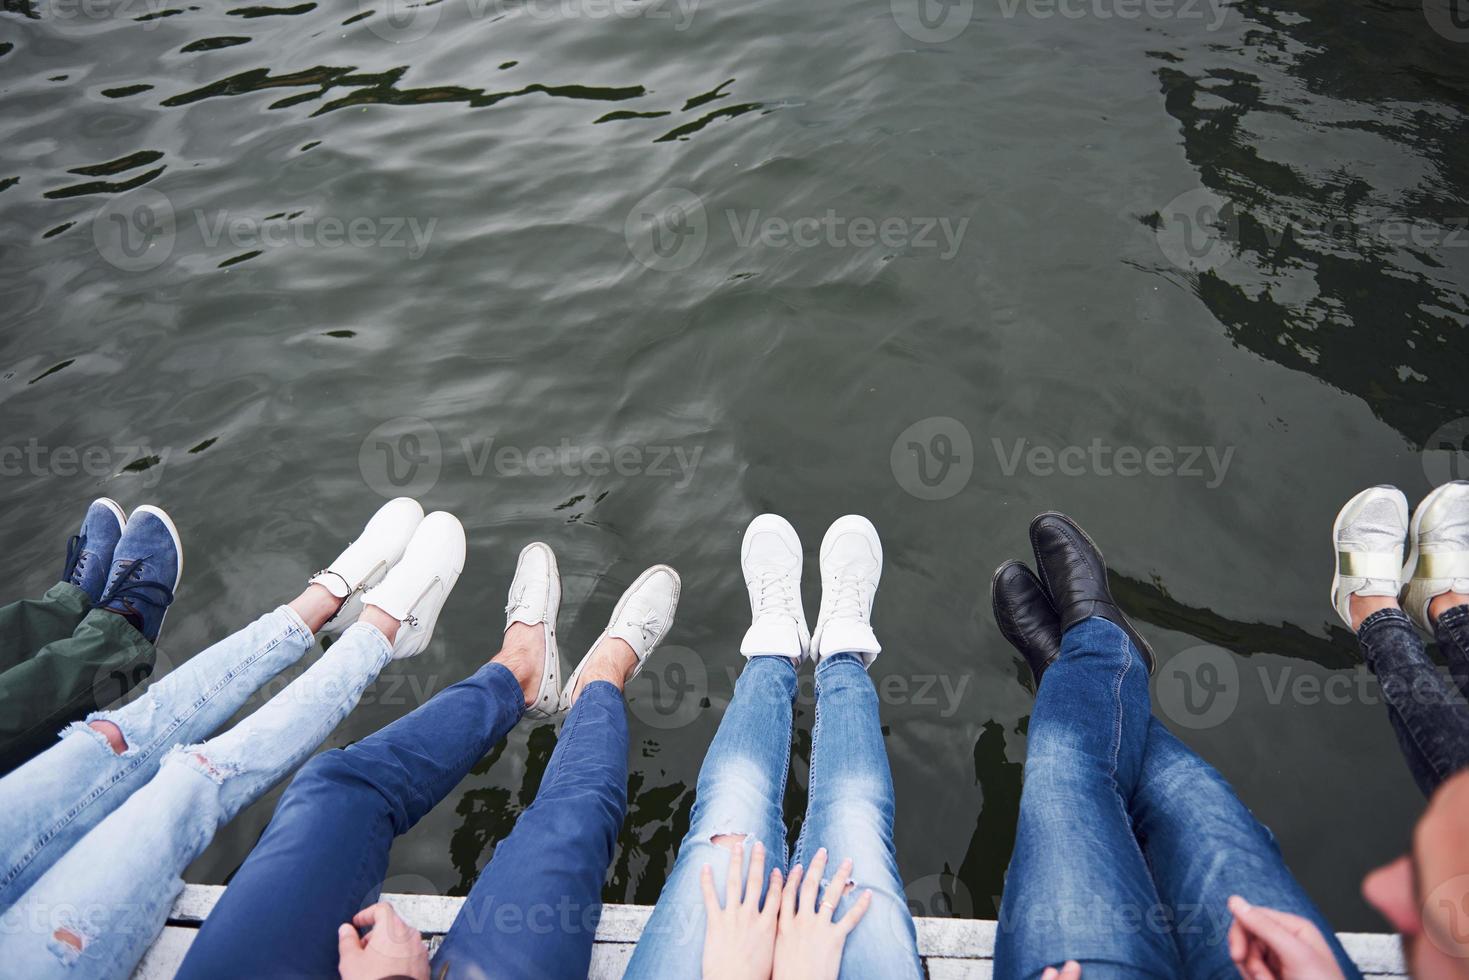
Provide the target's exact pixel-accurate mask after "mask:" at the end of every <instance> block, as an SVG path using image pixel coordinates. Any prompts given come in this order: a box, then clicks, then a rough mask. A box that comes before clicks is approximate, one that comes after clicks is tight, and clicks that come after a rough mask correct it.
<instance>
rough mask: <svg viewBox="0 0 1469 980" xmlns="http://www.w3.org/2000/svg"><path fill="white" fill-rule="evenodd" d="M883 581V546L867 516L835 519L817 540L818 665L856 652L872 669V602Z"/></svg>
mask: <svg viewBox="0 0 1469 980" xmlns="http://www.w3.org/2000/svg"><path fill="white" fill-rule="evenodd" d="M881 578H882V541H881V540H880V539H879V538H878V536H877V528H875V527H873V526H872V522H871V521H869V520H868V519H867V518H865V517H860V516H858V515H856V514H848V515H847V516H846V517H839V518H837V520H836V521H835V522H834V523H833V524H832V526H831V527H829V528H828V529H827V531H826V536H825V537H824V538H822V539H821V612H820V613H819V614H818V615H817V617H816V632H815V633H814V634H813V635H812V637H811V655H812V658H813V659H814V660H815V661H816V662H817V663H818V664H819V663H821V661H822V659H824V658H825V657H829V656H831V655H832V654H834V653H858V654H861V655H862V664H863V666H865V667H871V666H872V661H874V660H876V659H877V655H878V654H879V653H881V652H882V644H880V643H878V642H877V634H875V633H873V632H872V622H871V621H872V600H873V599H874V598H875V597H876V596H877V583H878V580H879V579H881Z"/></svg>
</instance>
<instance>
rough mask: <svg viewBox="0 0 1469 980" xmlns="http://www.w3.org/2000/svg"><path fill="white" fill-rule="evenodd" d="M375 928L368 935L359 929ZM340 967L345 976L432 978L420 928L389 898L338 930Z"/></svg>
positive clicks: (360, 979)
mask: <svg viewBox="0 0 1469 980" xmlns="http://www.w3.org/2000/svg"><path fill="white" fill-rule="evenodd" d="M368 927H371V928H372V931H371V932H369V933H368V934H367V937H366V938H360V937H359V936H358V935H357V930H358V929H366V928H368ZM337 959H338V962H337V969H338V970H339V971H340V972H341V974H342V980H385V978H387V977H393V978H397V977H409V978H411V980H429V977H428V947H427V946H425V945H424V943H423V936H422V935H421V934H420V933H419V931H418V930H417V929H415V928H413V927H412V926H410V925H409V924H408V923H406V922H404V921H403V920H402V919H401V918H399V917H398V913H397V911H396V910H395V909H394V908H393V907H392V906H391V905H389V904H388V903H387V902H378V903H377V904H376V905H369V906H368V907H367V908H365V909H363V910H362V911H361V912H358V913H357V914H356V915H355V916H353V917H352V921H351V922H344V923H342V926H341V928H340V929H338V930H337Z"/></svg>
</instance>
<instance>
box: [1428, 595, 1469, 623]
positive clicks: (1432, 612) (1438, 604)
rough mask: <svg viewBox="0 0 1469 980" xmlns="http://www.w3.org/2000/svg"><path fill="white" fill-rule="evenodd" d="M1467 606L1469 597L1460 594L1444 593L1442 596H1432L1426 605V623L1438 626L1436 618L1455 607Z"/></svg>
mask: <svg viewBox="0 0 1469 980" xmlns="http://www.w3.org/2000/svg"><path fill="white" fill-rule="evenodd" d="M1466 605H1469V595H1465V594H1464V593H1462V592H1445V593H1444V594H1443V595H1438V596H1434V597H1433V599H1432V600H1430V601H1429V603H1428V621H1429V622H1430V623H1433V624H1434V625H1437V624H1438V617H1440V616H1442V615H1443V614H1444V613H1445V612H1447V611H1448V610H1450V609H1452V608H1454V607H1455V606H1466Z"/></svg>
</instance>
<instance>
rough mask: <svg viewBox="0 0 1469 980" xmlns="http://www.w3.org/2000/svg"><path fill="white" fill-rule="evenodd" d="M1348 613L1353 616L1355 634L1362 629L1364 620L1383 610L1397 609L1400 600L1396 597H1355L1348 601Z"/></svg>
mask: <svg viewBox="0 0 1469 980" xmlns="http://www.w3.org/2000/svg"><path fill="white" fill-rule="evenodd" d="M1347 602H1348V608H1347V611H1348V612H1350V613H1351V614H1352V632H1353V633H1355V632H1357V631H1358V630H1360V629H1361V628H1362V620H1364V619H1366V618H1367V617H1368V616H1371V615H1372V614H1373V613H1375V612H1378V611H1379V610H1382V609H1397V608H1399V606H1398V600H1397V597H1396V596H1390V595H1355V594H1353V595H1352V597H1351V598H1349V599H1348V600H1347Z"/></svg>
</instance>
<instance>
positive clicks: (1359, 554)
mask: <svg viewBox="0 0 1469 980" xmlns="http://www.w3.org/2000/svg"><path fill="white" fill-rule="evenodd" d="M1407 535H1408V498H1407V497H1404V496H1403V492H1402V491H1401V490H1399V489H1398V488H1397V487H1391V486H1386V485H1384V486H1380V487H1370V488H1368V489H1366V490H1363V491H1362V492H1361V493H1359V494H1357V495H1356V496H1355V497H1353V498H1352V499H1351V500H1348V501H1347V503H1346V506H1344V507H1343V508H1342V509H1341V512H1340V513H1339V514H1337V515H1336V523H1335V524H1333V525H1332V528H1331V541H1332V545H1333V547H1334V548H1335V551H1336V573H1335V574H1334V575H1333V576H1332V579H1331V606H1332V608H1333V609H1335V610H1336V614H1337V615H1338V616H1340V617H1341V618H1342V622H1344V623H1346V624H1347V628H1348V629H1351V627H1352V611H1351V600H1352V596H1354V595H1364V596H1393V597H1396V596H1397V594H1398V589H1399V583H1400V582H1401V581H1402V573H1403V542H1404V541H1405V540H1406V538H1407Z"/></svg>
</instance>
